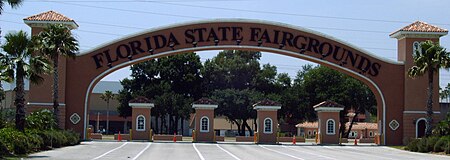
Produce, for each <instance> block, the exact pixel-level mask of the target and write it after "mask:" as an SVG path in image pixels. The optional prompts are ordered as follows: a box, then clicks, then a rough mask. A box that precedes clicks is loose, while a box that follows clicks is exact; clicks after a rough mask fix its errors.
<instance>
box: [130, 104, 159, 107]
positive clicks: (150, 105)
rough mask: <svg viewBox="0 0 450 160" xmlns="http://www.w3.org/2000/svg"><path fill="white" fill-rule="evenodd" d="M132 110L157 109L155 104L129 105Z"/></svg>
mask: <svg viewBox="0 0 450 160" xmlns="http://www.w3.org/2000/svg"><path fill="white" fill-rule="evenodd" d="M128 105H129V106H131V108H153V107H155V104H154V103H128Z"/></svg>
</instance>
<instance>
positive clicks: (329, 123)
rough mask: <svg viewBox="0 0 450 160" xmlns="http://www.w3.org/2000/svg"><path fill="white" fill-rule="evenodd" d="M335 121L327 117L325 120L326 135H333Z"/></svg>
mask: <svg viewBox="0 0 450 160" xmlns="http://www.w3.org/2000/svg"><path fill="white" fill-rule="evenodd" d="M335 126H336V125H335V122H334V120H333V119H328V120H327V134H328V135H334V134H336V132H335V130H334V128H335Z"/></svg>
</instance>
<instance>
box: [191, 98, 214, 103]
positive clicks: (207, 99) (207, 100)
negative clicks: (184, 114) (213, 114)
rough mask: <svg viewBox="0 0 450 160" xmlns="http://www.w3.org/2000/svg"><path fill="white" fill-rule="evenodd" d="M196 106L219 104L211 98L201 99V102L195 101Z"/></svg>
mask: <svg viewBox="0 0 450 160" xmlns="http://www.w3.org/2000/svg"><path fill="white" fill-rule="evenodd" d="M194 104H217V103H216V102H215V101H213V100H212V99H209V98H200V99H199V100H197V101H195V102H194Z"/></svg>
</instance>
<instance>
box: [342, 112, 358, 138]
mask: <svg viewBox="0 0 450 160" xmlns="http://www.w3.org/2000/svg"><path fill="white" fill-rule="evenodd" d="M358 114H359V112H356V111H355V116H354V117H353V119H352V122H350V126H349V127H348V131H347V133H346V134H345V137H348V135H349V134H350V131H352V127H353V123H354V122H355V119H356V117H357V116H358Z"/></svg>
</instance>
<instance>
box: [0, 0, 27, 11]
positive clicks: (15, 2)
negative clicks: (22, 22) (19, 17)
mask: <svg viewBox="0 0 450 160" xmlns="http://www.w3.org/2000/svg"><path fill="white" fill-rule="evenodd" d="M22 2H23V0H0V14H2V13H3V7H4V5H5V3H8V4H9V5H10V6H11V8H18V7H20V6H21V5H22Z"/></svg>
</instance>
